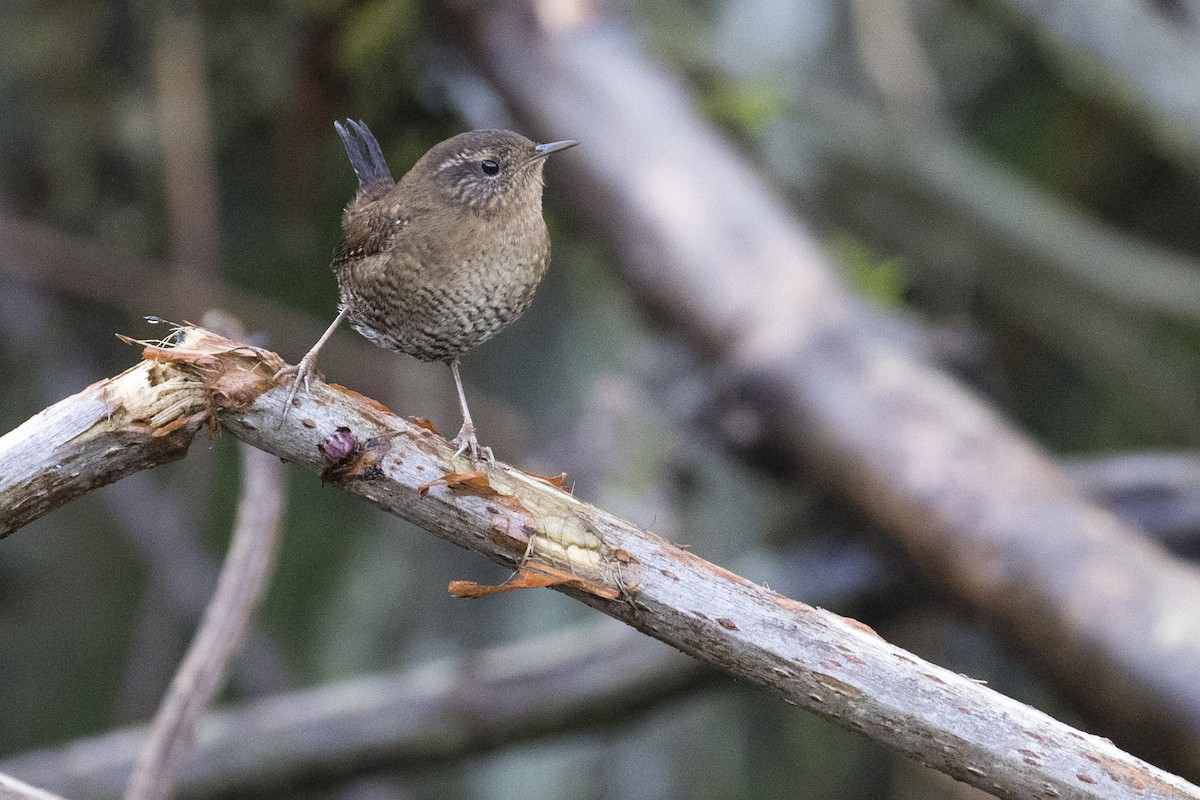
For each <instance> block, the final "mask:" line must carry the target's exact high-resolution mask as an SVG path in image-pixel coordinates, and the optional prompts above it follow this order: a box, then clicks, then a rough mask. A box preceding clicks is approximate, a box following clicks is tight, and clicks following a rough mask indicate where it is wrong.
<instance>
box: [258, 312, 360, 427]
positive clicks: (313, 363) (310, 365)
mask: <svg viewBox="0 0 1200 800" xmlns="http://www.w3.org/2000/svg"><path fill="white" fill-rule="evenodd" d="M349 312H350V307H349V306H346V307H344V308H342V310H341V311H339V312H338V315H337V316H336V317H334V320H333V324H331V325H330V326H329V327H328V328H327V329H326V330H325V332H324V333H322V334H321V338H320V339H317V343H316V344H314V345H313V346H312V349H311V350H309V351H308V352H307V353H305V354H304V358H302V359H300V363H299V364H296V365H292V364H288V365H287V366H285V367H284V368H283V369H281V370H279V371H278V372H276V373H275V376H274V378H272V380H279V379H281V378H286V377H287V376H288V375H295V376H296V377H295V379H294V380H293V381H292V390H291V391H290V392H288V396H287V402H286V403H284V406H283V414H284V416H287V412H288V410H289V409H291V407H292V403H293V402H294V401H295V399H296V395H297V393H299V391H300V386H301V384H303V385H304V391H306V392H307V391H308V380H309V378H311V377H312V375H313V373H314V372H316V371H317V353H319V352H321V348H322V347H324V346H325V343H326V342H327V341H329V337H330V336H333V332H334V331H336V330H337V327H338V325H341V324H342V320H344V319H345V318H346V314H348V313H349Z"/></svg>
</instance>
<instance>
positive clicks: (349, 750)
mask: <svg viewBox="0 0 1200 800" xmlns="http://www.w3.org/2000/svg"><path fill="white" fill-rule="evenodd" d="M706 674H709V673H708V672H707V671H706V670H704V669H703V668H702V667H701V665H700V664H699V662H697V661H695V660H694V659H691V658H688V657H686V656H684V655H682V654H681V653H679V652H678V651H676V650H672V649H671V648H668V647H663V646H662V645H661V644H660V643H658V642H655V641H653V640H651V639H648V638H647V637H645V636H642V635H641V634H640V633H638V632H637V631H634V630H632V629H631V628H627V627H625V626H623V625H618V624H616V623H614V622H613V621H612V620H602V621H601V622H600V623H598V624H589V625H584V626H580V627H579V628H576V629H570V630H566V631H559V632H556V633H554V634H551V635H548V636H543V637H539V638H536V639H532V640H530V641H525V642H520V643H518V644H509V645H504V646H501V647H497V648H493V649H491V650H487V651H484V652H482V653H476V654H472V655H470V656H466V657H463V658H458V659H445V660H438V661H435V662H430V663H427V664H422V665H420V666H418V667H412V668H408V669H406V670H403V671H399V672H396V673H390V674H380V675H374V676H364V677H360V678H354V679H351V680H346V681H339V682H337V683H332V684H328V685H325V686H321V687H317V688H313V689H305V690H301V691H293V692H287V693H284V694H279V695H276V696H273V697H269V698H265V699H262V700H257V701H254V702H252V703H249V704H247V705H246V706H244V707H242V708H239V709H233V710H225V711H218V712H214V713H210V714H209V715H207V716H206V717H205V718H204V720H203V722H202V723H201V726H200V730H201V732H202V735H201V737H200V739H199V741H198V742H197V746H196V751H195V753H194V756H193V757H192V759H191V761H190V762H189V763H188V765H187V767H186V768H185V769H184V771H183V774H182V776H181V779H180V784H179V790H180V794H183V795H186V796H188V797H193V798H198V797H212V796H227V795H229V794H243V793H244V794H249V793H261V794H264V795H266V794H271V795H280V794H282V793H283V791H284V790H285V789H288V788H296V787H299V786H301V785H303V784H305V783H311V782H313V781H317V780H320V781H336V780H339V779H346V778H350V777H353V776H356V775H363V774H365V773H368V772H370V771H372V770H374V769H379V768H381V767H394V766H397V765H407V766H415V765H420V764H428V763H431V762H435V761H442V760H445V759H448V758H454V757H461V756H464V755H467V754H470V753H476V752H479V751H481V750H486V749H490V748H493V747H496V746H501V745H504V746H511V745H514V744H517V743H520V742H526V741H530V740H532V739H536V738H540V737H544V736H547V735H551V734H554V733H558V732H561V731H564V730H570V731H579V730H587V729H590V728H594V727H596V726H600V725H607V724H611V723H612V722H613V721H615V720H621V719H628V718H629V716H630V715H632V714H635V713H636V712H637V710H638V709H639V708H645V707H646V706H647V705H649V704H652V703H655V702H659V701H661V700H663V699H665V698H666V697H669V696H671V695H673V694H675V693H677V692H679V691H682V690H683V689H685V688H687V687H689V686H694V685H695V684H696V682H697V681H699V680H702V679H703V677H704V676H705V675H706ZM146 735H147V731H146V728H144V727H138V728H129V729H125V730H119V731H113V732H110V733H106V734H104V735H101V736H97V737H95V738H92V739H87V740H83V741H79V742H75V743H73V744H71V745H68V746H66V747H63V748H54V749H49V750H42V751H37V752H31V753H26V754H24V755H20V756H16V757H14V758H10V759H7V760H6V761H4V762H3V768H4V769H6V770H9V771H11V772H13V773H14V774H17V775H21V776H23V777H24V778H25V779H26V780H32V781H34V782H36V783H39V784H41V785H44V786H52V787H55V788H57V789H58V790H59V791H62V792H64V793H66V794H76V795H79V796H81V797H82V796H88V797H113V796H117V795H119V794H120V792H121V789H122V788H123V787H124V786H125V783H126V781H127V780H128V776H129V771H130V769H131V767H132V764H133V759H134V757H135V756H136V754H137V750H138V748H139V747H140V745H141V743H142V742H143V741H144V740H145V737H146Z"/></svg>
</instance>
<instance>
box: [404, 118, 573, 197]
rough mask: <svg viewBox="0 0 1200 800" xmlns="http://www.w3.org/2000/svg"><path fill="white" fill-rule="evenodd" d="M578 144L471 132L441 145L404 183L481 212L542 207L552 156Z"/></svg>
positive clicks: (508, 133) (509, 133)
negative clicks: (519, 205) (545, 170)
mask: <svg viewBox="0 0 1200 800" xmlns="http://www.w3.org/2000/svg"><path fill="white" fill-rule="evenodd" d="M576 144H578V142H575V141H569V140H568V141H562V142H551V143H549V144H536V143H534V142H533V141H531V140H529V139H526V138H525V137H524V136H522V135H521V134H519V133H513V132H512V131H505V130H497V129H489V130H479V131H469V132H467V133H460V134H459V135H457V136H454V137H451V138H449V139H447V140H446V141H444V142H442V143H440V144H437V145H435V146H434V147H433V148H432V149H430V150H429V152H427V153H426V154H425V155H423V156H422V157H421V159H420V160H419V161H417V163H416V164H415V165H413V168H412V169H411V170H410V171H409V173H408V175H405V176H404V179H403V182H412V181H419V182H421V183H424V184H426V186H427V187H428V188H430V189H432V190H433V191H434V192H436V193H437V194H438V195H440V196H441V197H443V198H445V199H446V200H447V201H448V202H451V203H455V204H461V205H464V206H466V207H468V208H471V209H473V210H476V211H481V212H487V211H493V210H498V209H501V208H505V207H507V206H509V205H511V204H512V203H526V204H528V203H536V205H537V207H538V208H539V209H540V208H541V200H542V168H543V167H544V166H545V163H546V157H547V156H548V155H550V154H551V153H557V152H558V151H560V150H565V149H567V148H568V147H572V146H574V145H576Z"/></svg>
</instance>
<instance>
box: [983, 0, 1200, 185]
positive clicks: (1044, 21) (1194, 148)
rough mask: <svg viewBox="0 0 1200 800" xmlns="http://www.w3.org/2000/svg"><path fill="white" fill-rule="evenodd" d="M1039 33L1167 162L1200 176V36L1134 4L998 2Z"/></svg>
mask: <svg viewBox="0 0 1200 800" xmlns="http://www.w3.org/2000/svg"><path fill="white" fill-rule="evenodd" d="M997 3H998V4H999V5H1001V6H1004V7H1005V8H1007V9H1008V10H1009V11H1010V12H1011V13H1013V14H1014V15H1016V16H1017V17H1018V18H1020V19H1021V20H1022V21H1023V22H1025V23H1026V24H1029V25H1031V26H1032V27H1033V28H1034V33H1035V35H1036V38H1037V40H1038V42H1039V43H1040V44H1041V45H1042V46H1043V47H1044V48H1045V49H1046V50H1047V52H1049V53H1050V54H1051V55H1052V56H1053V57H1054V58H1056V59H1058V61H1059V62H1060V63H1061V64H1062V65H1063V68H1064V71H1065V72H1066V73H1067V75H1068V76H1069V77H1071V78H1073V79H1074V80H1075V82H1076V83H1077V84H1078V85H1079V86H1080V87H1082V88H1083V89H1084V90H1085V91H1087V92H1089V93H1091V94H1092V95H1093V96H1094V97H1097V98H1098V99H1099V100H1100V101H1101V102H1103V103H1106V104H1117V105H1118V106H1119V107H1120V108H1121V109H1123V110H1124V111H1125V112H1126V114H1127V115H1128V116H1129V117H1130V119H1133V120H1136V121H1138V122H1140V123H1141V124H1143V125H1144V126H1145V128H1146V130H1147V132H1148V133H1149V134H1150V136H1151V137H1152V138H1153V139H1154V140H1155V141H1156V142H1157V143H1158V145H1159V147H1160V148H1161V149H1162V150H1163V151H1164V152H1165V153H1166V154H1167V155H1169V156H1172V157H1173V158H1175V159H1176V160H1177V161H1178V162H1179V163H1180V164H1181V165H1182V166H1184V167H1187V168H1188V169H1189V170H1190V171H1191V172H1192V174H1193V175H1195V174H1196V173H1197V172H1200V93H1198V92H1197V91H1196V86H1197V85H1200V37H1197V35H1196V31H1194V30H1192V29H1190V28H1188V27H1187V26H1185V25H1179V24H1173V23H1172V22H1171V20H1170V19H1168V18H1167V16H1166V15H1165V14H1163V13H1162V10H1161V9H1160V8H1159V7H1157V6H1155V5H1154V4H1152V3H1140V2H1136V0H1103V2H1096V1H1095V0H997Z"/></svg>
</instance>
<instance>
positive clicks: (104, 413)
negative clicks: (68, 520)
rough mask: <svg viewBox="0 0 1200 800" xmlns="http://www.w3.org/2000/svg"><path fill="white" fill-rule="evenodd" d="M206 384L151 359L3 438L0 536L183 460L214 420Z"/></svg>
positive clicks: (95, 386)
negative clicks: (207, 402) (86, 496)
mask: <svg viewBox="0 0 1200 800" xmlns="http://www.w3.org/2000/svg"><path fill="white" fill-rule="evenodd" d="M200 386H201V384H199V383H197V382H196V381H195V380H192V379H189V378H187V377H186V376H184V375H182V374H179V373H178V372H171V373H170V374H169V375H165V374H164V372H163V370H162V369H161V368H160V367H159V365H157V364H154V363H152V362H149V361H144V362H142V363H141V364H138V365H137V366H136V367H133V368H131V369H128V370H126V371H125V372H122V373H121V374H120V375H118V376H116V377H115V378H109V379H107V380H103V381H100V382H98V383H95V384H92V385H91V386H89V387H88V388H87V389H84V390H83V391H82V392H80V393H78V394H75V395H72V396H71V397H68V398H67V399H66V400H62V401H60V402H58V403H56V404H55V405H53V406H51V407H50V408H48V409H46V410H45V411H43V412H41V413H40V414H38V415H37V416H35V417H33V418H31V419H29V420H27V421H26V422H25V423H23V424H22V425H21V426H20V427H18V428H16V429H15V430H13V431H10V432H9V433H7V434H5V435H4V436H3V437H2V438H0V537H4V536H7V535H8V534H9V533H11V532H12V531H14V530H16V529H17V528H19V527H21V526H22V525H25V524H27V523H28V522H30V521H32V520H34V519H37V518H38V517H40V516H42V515H43V514H45V513H46V512H48V511H50V510H52V509H54V508H57V507H58V506H60V505H62V504H64V503H66V502H68V501H70V500H73V499H74V498H76V497H78V496H79V495H81V494H84V493H85V492H88V491H91V490H92V489H95V488H97V487H99V486H103V485H104V484H106V483H112V482H113V481H115V480H117V479H119V478H123V477H124V476H126V475H128V474H130V473H131V472H136V471H137V470H141V469H147V468H149V467H155V466H158V465H159V464H165V463H168V462H171V461H176V460H178V459H180V458H183V456H184V454H185V453H186V452H187V447H188V445H189V444H191V441H192V437H193V436H194V435H195V433H196V431H197V430H198V429H199V428H200V426H201V425H202V424H203V423H204V421H205V420H206V419H207V418H208V414H207V411H206V410H205V406H204V398H203V396H202V395H197V393H196V391H197V389H199V388H200Z"/></svg>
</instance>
